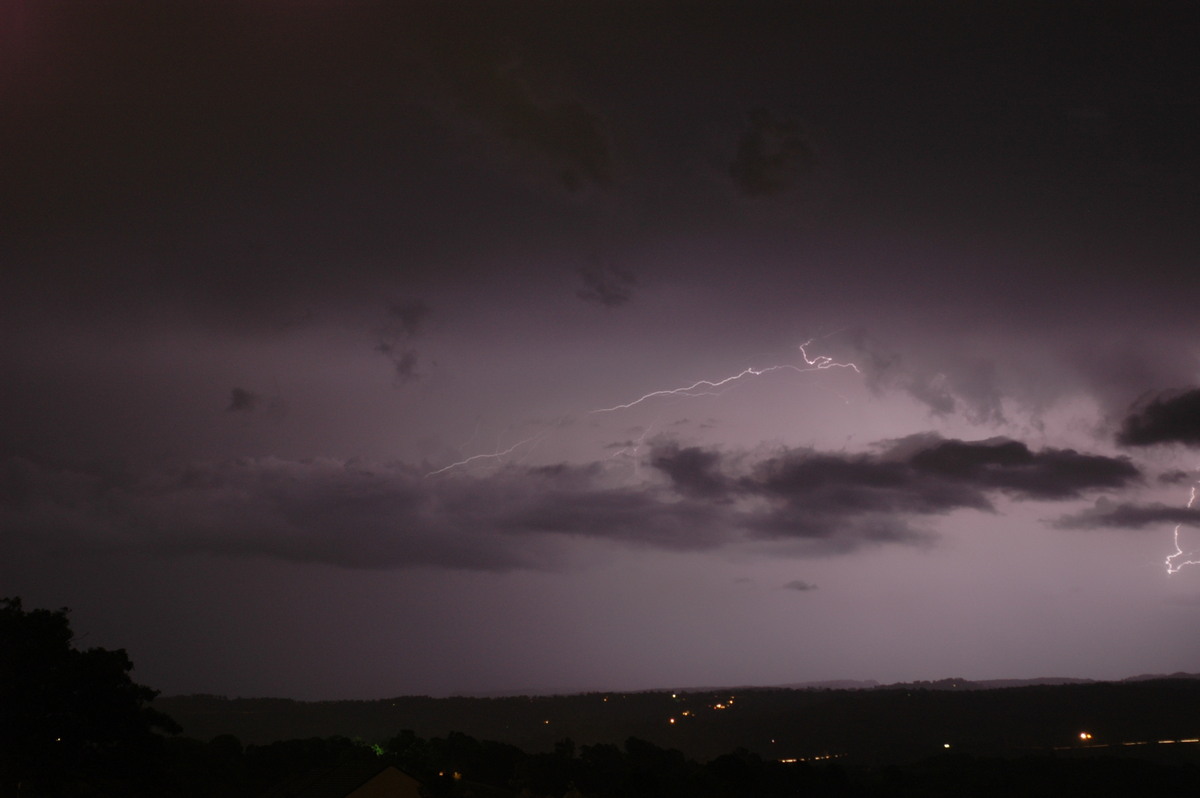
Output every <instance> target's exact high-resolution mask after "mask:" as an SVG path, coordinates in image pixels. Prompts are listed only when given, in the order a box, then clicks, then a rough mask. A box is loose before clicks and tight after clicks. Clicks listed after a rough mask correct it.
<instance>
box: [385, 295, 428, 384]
mask: <svg viewBox="0 0 1200 798" xmlns="http://www.w3.org/2000/svg"><path fill="white" fill-rule="evenodd" d="M429 313H430V307H429V305H427V304H426V303H425V302H424V301H423V300H420V299H406V300H400V301H396V302H393V303H392V304H391V305H389V306H388V309H387V322H386V323H385V324H384V325H383V326H382V327H380V328H379V329H378V330H376V335H377V336H378V338H379V340H378V342H377V343H376V344H375V351H376V352H379V353H380V354H382V355H384V356H385V357H387V359H388V360H390V361H391V362H392V367H393V368H394V369H395V371H396V376H397V377H398V378H399V379H400V382H402V383H405V382H410V381H412V380H415V379H417V378H419V377H420V376H421V373H420V371H419V370H418V369H419V363H420V354H419V353H418V352H417V350H416V348H415V347H413V346H412V341H413V339H415V338H416V337H418V336H419V335H420V334H421V331H422V330H423V329H424V325H425V319H426V318H427V317H428V316H429Z"/></svg>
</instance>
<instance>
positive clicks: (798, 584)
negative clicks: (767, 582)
mask: <svg viewBox="0 0 1200 798" xmlns="http://www.w3.org/2000/svg"><path fill="white" fill-rule="evenodd" d="M783 589H784V590H796V591H799V592H801V593H806V592H808V591H809V590H816V589H817V586H816V585H814V584H812V583H811V582H805V581H804V580H803V579H793V580H792V581H791V582H788V583H787V584H786V585H784V586H783Z"/></svg>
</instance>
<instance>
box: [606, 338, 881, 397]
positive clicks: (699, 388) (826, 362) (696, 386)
mask: <svg viewBox="0 0 1200 798" xmlns="http://www.w3.org/2000/svg"><path fill="white" fill-rule="evenodd" d="M811 344H812V340H811V339H810V340H808V341H805V342H804V343H802V344H800V347H799V348H800V356H801V357H803V358H804V365H803V366H796V365H792V364H791V363H783V364H780V365H777V366H767V367H765V368H761V369H756V368H753V367H751V368H746V369H743V370H742V371H740V372H738V373H737V374H734V375H732V376H729V377H725V378H724V379H721V380H697V381H696V382H693V383H692V384H691V385H685V386H684V387H682V388H667V389H664V390H661V391H651V392H650V393H648V394H644V395H643V396H639V397H638V398H637V399H634V400H633V401H632V402H626V403H625V404H621V405H613V406H612V407H602V408H599V409H598V410H592V411H590V412H592V413H612V412H614V411H616V410H627V409H628V408H631V407H635V406H636V405H640V404H641V403H642V402H645V401H648V400H650V399H654V398H656V397H659V396H689V397H695V396H712V395H714V391H716V390H717V389H718V388H722V387H724V386H726V385H729V384H731V383H734V382H737V381H739V380H742V379H745V378H746V377H761V376H762V375H764V374H770V373H771V372H773V371H785V370H786V371H795V372H797V373H799V374H803V373H805V372H809V371H824V370H826V369H833V368H837V369H853V370H854V371H855V372H858V373H861V372H859V370H858V366H856V365H854V364H853V363H838V362H836V361H835V360H834V359H833V358H831V357H828V356H826V355H817V356H816V357H809V355H808V350H807V349H806V348H805V347H807V346H809V345H811Z"/></svg>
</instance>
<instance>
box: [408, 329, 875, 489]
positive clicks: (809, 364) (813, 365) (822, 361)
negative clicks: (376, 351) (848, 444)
mask: <svg viewBox="0 0 1200 798" xmlns="http://www.w3.org/2000/svg"><path fill="white" fill-rule="evenodd" d="M811 345H812V339H809V340H807V341H805V342H804V343H802V344H800V346H799V349H800V356H801V357H802V358H803V359H804V364H803V365H794V364H791V363H783V364H780V365H776V366H767V367H765V368H747V369H745V370H743V371H741V372H739V373H737V374H734V375H732V376H729V377H726V378H724V379H721V380H716V381H712V380H700V381H698V382H695V383H692V384H691V385H688V386H686V387H683V388H672V389H670V390H664V391H652V392H651V393H648V394H646V395H645V396H642V397H639V398H637V399H635V400H633V401H632V402H627V403H626V404H622V405H615V406H613V407H605V408H601V409H599V410H592V411H589V412H591V413H611V412H613V411H615V410H624V409H626V408H629V407H633V406H635V405H639V404H641V403H642V402H645V401H647V400H649V399H653V398H655V397H657V396H712V395H716V393H715V392H716V391H717V390H718V389H720V388H722V387H724V386H726V385H729V384H731V383H735V382H737V381H738V380H741V379H744V378H746V377H760V376H762V375H763V374H769V373H771V372H772V371H795V372H797V373H801V374H802V373H805V372H809V371H825V370H826V369H833V368H838V369H853V370H854V371H855V372H856V373H861V372H860V371H859V368H858V366H856V365H854V364H853V363H839V362H837V361H835V360H834V359H833V358H831V357H828V356H827V355H816V356H810V355H809V354H808V349H807V347H809V346H811ZM561 425H562V422H561V421H560V422H559V423H558V424H556V425H555V428H557V427H559V426H561ZM653 428H654V423H651V424H650V425H649V426H648V427H647V428H646V429H645V430H644V431H643V432H642V434H641V436H639V437H638V439H637V441H636V442H635V443H634V444H633V445H632V446H627V447H624V448H622V449H621V450H620V451H618V452H616V453H614V454H613V455H612V456H611V457H610V458H609V459H610V460H611V459H614V458H616V457H619V456H621V455H624V454H630V455H632V457H633V471H634V476H635V477H636V475H637V473H638V465H639V463H638V459H637V453H638V450H639V449H640V448H641V445H642V443H643V442H644V441H645V439H646V436H647V435H648V434H649V433H650V430H651V429H653ZM478 431H479V428H478V423H476V429H475V433H472V435H471V440H474V439H475V435H476V433H478ZM552 431H553V430H544V431H542V432H539V433H537V434H536V435H531V436H529V437H528V438H525V439H524V440H520V441H517V442H516V443H514V444H513V445H512V446H509V447H508V448H507V449H500V450H497V451H494V452H485V453H483V454H476V455H472V456H470V457H467V458H464V459H462V460H459V461H457V462H454V463H450V464H449V465H445V466H442V467H441V468H439V469H437V470H435V471H430V472H429V473H427V474H426V475H425V478H426V479H428V478H429V477H436V476H438V475H439V474H444V473H446V472H447V471H452V470H454V469H456V468H461V467H462V466H465V465H469V464H470V463H473V462H475V461H477V460H499V459H501V458H503V457H506V456H508V455H510V454H512V453H513V452H515V451H516V450H517V449H519V448H521V447H522V446H524V445H526V444H528V443H530V442H533V446H534V447H536V446H537V445H538V444H539V443H541V441H542V440H543V439H544V438H545V437H546V436H547V435H549V434H550V433H551V432H552ZM468 443H469V441H468ZM530 451H532V447H531V449H530ZM528 454H529V452H526V456H527V455H528Z"/></svg>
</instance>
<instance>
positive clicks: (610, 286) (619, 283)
mask: <svg viewBox="0 0 1200 798" xmlns="http://www.w3.org/2000/svg"><path fill="white" fill-rule="evenodd" d="M579 277H580V279H582V280H583V288H580V289H579V290H578V291H576V292H575V296H577V297H579V298H580V299H582V300H584V301H585V302H599V303H600V304H601V305H604V306H605V307H607V308H615V307H620V306H621V305H624V304H625V303H626V302H628V301H629V300H631V299H633V289H634V287H635V286H636V285H637V277H635V276H634V274H633V272H630V271H626V270H625V269H620V268H618V267H616V266H604V267H595V268H587V269H580V270H579Z"/></svg>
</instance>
